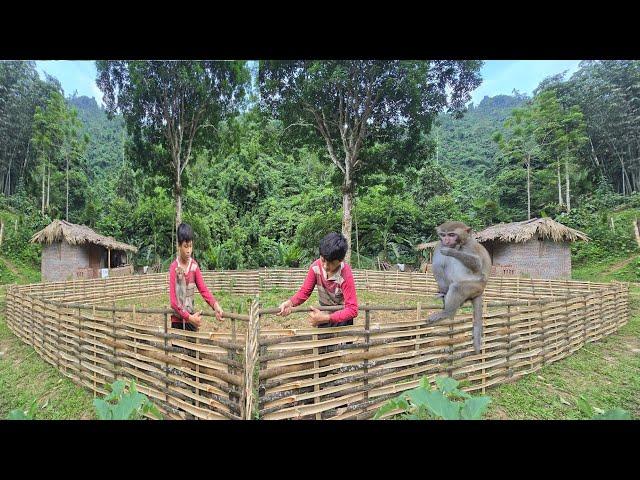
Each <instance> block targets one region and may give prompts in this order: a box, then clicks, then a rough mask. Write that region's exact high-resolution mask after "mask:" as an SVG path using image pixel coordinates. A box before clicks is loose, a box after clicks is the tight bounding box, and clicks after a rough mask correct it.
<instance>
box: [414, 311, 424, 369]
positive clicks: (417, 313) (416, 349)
mask: <svg viewBox="0 0 640 480" xmlns="http://www.w3.org/2000/svg"><path fill="white" fill-rule="evenodd" d="M421 316H422V303H421V302H418V306H417V307H416V322H419V321H420V317H421ZM415 328H416V330H419V329H420V326H416V327H415ZM421 338H423V335H421V334H420V333H416V339H415V345H414V350H415V351H416V358H417V355H418V353H417V352H418V350H419V349H420V345H419V340H420V339H421ZM413 378H414V379H416V380H417V379H418V373H417V372H416V373H415V374H414V375H413Z"/></svg>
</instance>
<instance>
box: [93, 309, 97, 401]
mask: <svg viewBox="0 0 640 480" xmlns="http://www.w3.org/2000/svg"><path fill="white" fill-rule="evenodd" d="M92 321H93V322H94V326H93V340H94V342H95V339H96V338H97V335H96V332H97V330H96V327H95V322H96V306H95V305H94V306H93V319H92ZM96 350H97V347H96V346H95V345H94V346H93V366H94V367H95V366H97V365H98V360H97V358H98V354H97V353H96ZM96 375H97V374H96V371H95V369H94V370H93V398H96V394H97V392H98V382H97V378H96Z"/></svg>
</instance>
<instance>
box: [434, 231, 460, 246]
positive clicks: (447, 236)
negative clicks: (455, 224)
mask: <svg viewBox="0 0 640 480" xmlns="http://www.w3.org/2000/svg"><path fill="white" fill-rule="evenodd" d="M438 235H440V241H441V242H442V245H443V246H444V247H449V248H454V247H455V246H456V245H458V243H460V237H459V236H458V234H457V233H456V232H438Z"/></svg>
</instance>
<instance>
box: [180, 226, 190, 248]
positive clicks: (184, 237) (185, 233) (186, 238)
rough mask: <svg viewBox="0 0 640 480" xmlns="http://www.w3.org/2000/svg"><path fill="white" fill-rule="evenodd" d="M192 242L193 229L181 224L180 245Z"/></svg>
mask: <svg viewBox="0 0 640 480" xmlns="http://www.w3.org/2000/svg"><path fill="white" fill-rule="evenodd" d="M191 241H193V228H191V225H189V224H188V223H181V224H180V225H179V226H178V245H182V242H191Z"/></svg>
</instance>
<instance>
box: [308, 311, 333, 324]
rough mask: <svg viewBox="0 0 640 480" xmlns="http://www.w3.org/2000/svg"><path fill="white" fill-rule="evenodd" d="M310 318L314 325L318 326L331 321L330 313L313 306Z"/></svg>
mask: <svg viewBox="0 0 640 480" xmlns="http://www.w3.org/2000/svg"><path fill="white" fill-rule="evenodd" d="M309 319H310V322H311V326H312V327H317V326H318V325H322V324H324V323H329V321H330V318H329V314H328V313H324V312H321V311H320V310H318V309H317V308H315V307H311V315H309Z"/></svg>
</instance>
